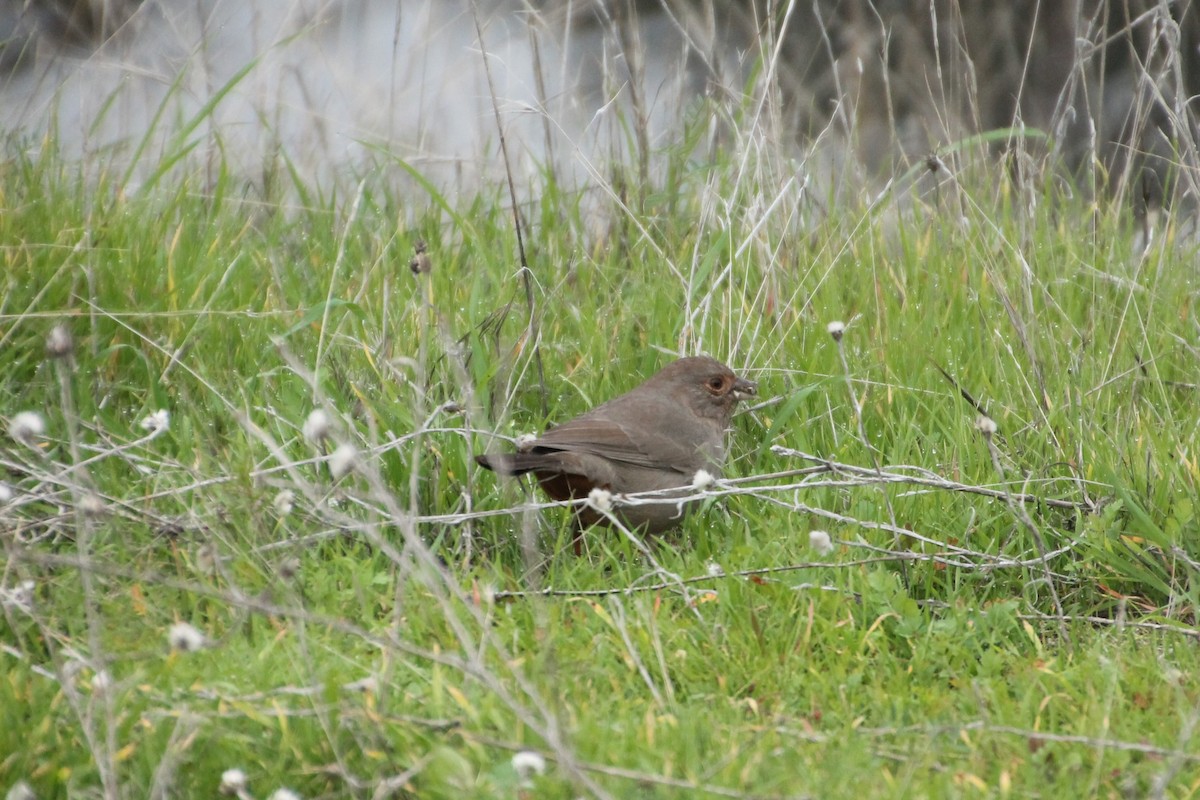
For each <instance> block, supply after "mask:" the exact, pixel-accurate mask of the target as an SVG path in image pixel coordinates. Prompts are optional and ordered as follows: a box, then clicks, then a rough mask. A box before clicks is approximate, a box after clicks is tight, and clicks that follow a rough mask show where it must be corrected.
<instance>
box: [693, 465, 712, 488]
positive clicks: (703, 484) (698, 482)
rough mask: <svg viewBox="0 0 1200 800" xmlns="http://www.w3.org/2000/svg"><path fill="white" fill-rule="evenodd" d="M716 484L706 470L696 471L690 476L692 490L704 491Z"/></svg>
mask: <svg viewBox="0 0 1200 800" xmlns="http://www.w3.org/2000/svg"><path fill="white" fill-rule="evenodd" d="M716 482H717V479H716V478H714V477H713V474H712V473H711V472H709V471H708V470H706V469H698V470H696V474H695V475H694V476H692V488H693V489H697V490H699V491H704V490H705V489H707V488H708V487H710V486H712V485H713V484H714V483H716Z"/></svg>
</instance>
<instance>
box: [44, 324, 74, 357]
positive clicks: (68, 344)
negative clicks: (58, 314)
mask: <svg viewBox="0 0 1200 800" xmlns="http://www.w3.org/2000/svg"><path fill="white" fill-rule="evenodd" d="M74 352H75V340H74V339H72V338H71V331H70V330H69V329H68V328H67V326H66V325H64V324H63V323H61V322H60V323H58V324H57V325H55V326H54V327H53V328H51V329H50V333H49V334H47V335H46V355H47V356H49V357H50V358H70V357H71V354H72V353H74Z"/></svg>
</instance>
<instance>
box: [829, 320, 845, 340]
mask: <svg viewBox="0 0 1200 800" xmlns="http://www.w3.org/2000/svg"><path fill="white" fill-rule="evenodd" d="M825 331H826V332H827V333H828V334H829V335H830V336H832V337H833V340H834V341H835V342H840V341H841V340H842V334H843V333H845V332H846V323H844V322H842V321H841V320H840V319H835V320H834V321H833V322H831V323H829V324H828V325H826V326H825Z"/></svg>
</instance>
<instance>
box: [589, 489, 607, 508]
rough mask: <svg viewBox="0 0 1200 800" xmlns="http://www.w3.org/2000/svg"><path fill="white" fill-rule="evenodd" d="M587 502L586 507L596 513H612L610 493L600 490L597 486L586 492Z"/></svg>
mask: <svg viewBox="0 0 1200 800" xmlns="http://www.w3.org/2000/svg"><path fill="white" fill-rule="evenodd" d="M587 501H588V505H589V506H591V507H592V508H594V509H596V510H597V511H606V512H607V511H612V507H613V496H612V492H610V491H608V490H607V489H601V488H600V487H598V486H597V487H596V488H595V489H592V490H591V491H590V492H588V496H587Z"/></svg>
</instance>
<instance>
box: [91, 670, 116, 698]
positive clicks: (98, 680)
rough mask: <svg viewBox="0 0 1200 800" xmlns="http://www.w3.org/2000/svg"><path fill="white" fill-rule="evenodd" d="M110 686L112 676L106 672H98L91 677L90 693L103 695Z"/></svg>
mask: <svg viewBox="0 0 1200 800" xmlns="http://www.w3.org/2000/svg"><path fill="white" fill-rule="evenodd" d="M111 686H112V675H111V674H110V673H109V671H108V670H106V669H102V670H99V671H98V672H97V673H96V674H95V675H93V676H92V691H93V692H95V693H96V694H104V693H105V692H107V691H108V689H109V687H111Z"/></svg>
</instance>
